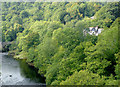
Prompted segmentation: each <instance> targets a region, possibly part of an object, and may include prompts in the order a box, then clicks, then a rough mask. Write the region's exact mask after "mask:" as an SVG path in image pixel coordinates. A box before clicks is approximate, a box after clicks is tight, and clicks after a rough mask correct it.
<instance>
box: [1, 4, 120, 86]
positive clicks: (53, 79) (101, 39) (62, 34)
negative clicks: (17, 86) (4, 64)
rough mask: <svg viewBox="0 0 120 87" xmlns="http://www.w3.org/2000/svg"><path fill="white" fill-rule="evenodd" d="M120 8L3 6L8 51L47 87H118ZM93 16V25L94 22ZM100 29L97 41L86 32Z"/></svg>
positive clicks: (44, 5) (3, 31)
mask: <svg viewBox="0 0 120 87" xmlns="http://www.w3.org/2000/svg"><path fill="white" fill-rule="evenodd" d="M118 5H119V3H118V2H111V3H110V2H109V3H105V2H59V3H58V2H11V3H10V2H4V3H2V41H3V42H11V43H12V42H13V43H12V45H8V46H6V47H4V49H3V50H4V51H6V50H7V51H9V52H15V57H16V58H18V57H20V58H25V59H26V62H27V63H31V64H32V65H34V66H35V67H36V68H38V69H39V71H38V73H39V74H41V75H44V76H45V77H46V84H47V85H118V80H119V79H120V73H119V70H120V68H119V67H118V66H119V64H120V61H118V59H119V56H120V52H119V41H118V38H119V37H118V25H119V22H118V21H119V14H120V13H119V11H118V10H119V9H118ZM93 16H94V19H92V18H91V17H93ZM95 26H98V27H100V28H103V29H104V31H103V32H102V33H101V34H99V35H98V36H95V35H89V34H87V35H84V34H83V30H84V29H88V28H89V27H95Z"/></svg>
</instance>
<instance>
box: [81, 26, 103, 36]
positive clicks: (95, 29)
mask: <svg viewBox="0 0 120 87" xmlns="http://www.w3.org/2000/svg"><path fill="white" fill-rule="evenodd" d="M103 30H104V29H103V28H98V26H96V27H89V31H86V30H83V33H84V35H86V33H89V34H90V35H95V36H98V35H99V34H100V33H101V32H102V31H103Z"/></svg>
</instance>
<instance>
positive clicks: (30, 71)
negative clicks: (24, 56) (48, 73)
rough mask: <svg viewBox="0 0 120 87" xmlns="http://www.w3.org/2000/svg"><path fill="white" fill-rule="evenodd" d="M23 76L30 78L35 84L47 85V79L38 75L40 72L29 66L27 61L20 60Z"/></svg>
mask: <svg viewBox="0 0 120 87" xmlns="http://www.w3.org/2000/svg"><path fill="white" fill-rule="evenodd" d="M17 60H18V61H19V64H20V70H21V75H22V76H24V77H26V78H30V80H33V81H35V82H40V83H45V78H44V77H42V76H41V75H40V74H38V70H37V69H36V68H34V67H33V66H29V65H28V64H27V63H26V61H25V60H19V59H17Z"/></svg>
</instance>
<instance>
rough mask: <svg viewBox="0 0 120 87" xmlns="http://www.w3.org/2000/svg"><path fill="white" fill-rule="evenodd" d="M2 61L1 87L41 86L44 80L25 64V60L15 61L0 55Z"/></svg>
mask: <svg viewBox="0 0 120 87" xmlns="http://www.w3.org/2000/svg"><path fill="white" fill-rule="evenodd" d="M0 58H1V59H2V69H1V70H2V85H43V84H45V79H44V78H43V77H41V76H40V75H39V74H38V73H37V70H36V69H35V68H34V67H30V66H29V65H28V64H26V62H25V60H16V59H14V58H12V57H10V56H8V55H7V53H0Z"/></svg>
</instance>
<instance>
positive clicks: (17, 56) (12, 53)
mask: <svg viewBox="0 0 120 87" xmlns="http://www.w3.org/2000/svg"><path fill="white" fill-rule="evenodd" d="M16 54H17V52H16V51H15V50H14V51H9V52H8V55H9V56H12V57H13V58H14V59H20V60H25V61H26V60H27V58H26V57H25V56H24V55H25V54H24V55H23V54H18V55H16ZM26 63H27V64H28V65H29V66H32V67H34V68H36V67H35V66H34V64H33V63H31V62H26ZM36 69H38V68H36ZM38 74H39V73H38ZM41 76H42V77H44V78H45V76H44V75H43V74H42V75H41Z"/></svg>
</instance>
